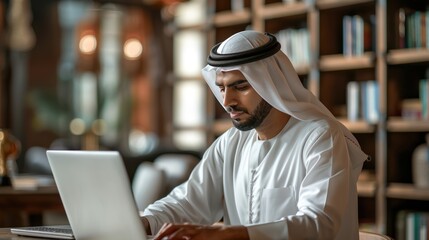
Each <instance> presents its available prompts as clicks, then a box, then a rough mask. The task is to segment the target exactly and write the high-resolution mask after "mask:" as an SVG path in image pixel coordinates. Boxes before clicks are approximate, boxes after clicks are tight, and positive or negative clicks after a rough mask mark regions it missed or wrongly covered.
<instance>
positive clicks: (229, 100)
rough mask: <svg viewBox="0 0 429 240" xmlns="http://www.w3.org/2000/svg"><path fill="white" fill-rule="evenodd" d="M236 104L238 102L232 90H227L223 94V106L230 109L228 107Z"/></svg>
mask: <svg viewBox="0 0 429 240" xmlns="http://www.w3.org/2000/svg"><path fill="white" fill-rule="evenodd" d="M236 104H237V101H236V98H235V95H234V93H233V91H232V89H228V88H226V89H225V92H224V93H223V106H224V107H228V106H234V105H236Z"/></svg>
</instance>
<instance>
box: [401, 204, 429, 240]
mask: <svg viewBox="0 0 429 240" xmlns="http://www.w3.org/2000/svg"><path fill="white" fill-rule="evenodd" d="M396 239H397V240H427V239H429V212H422V211H412V210H401V211H399V212H398V214H397V215H396Z"/></svg>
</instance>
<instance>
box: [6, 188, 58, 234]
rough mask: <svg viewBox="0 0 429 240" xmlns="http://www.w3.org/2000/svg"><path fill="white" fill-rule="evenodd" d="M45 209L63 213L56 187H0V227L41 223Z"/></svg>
mask: <svg viewBox="0 0 429 240" xmlns="http://www.w3.org/2000/svg"><path fill="white" fill-rule="evenodd" d="M46 211H55V212H61V213H65V211H64V207H63V204H62V202H61V198H60V195H59V193H58V190H57V188H56V187H40V188H38V189H36V190H15V189H13V188H12V187H0V227H11V226H30V225H41V224H42V223H43V222H42V216H43V213H44V212H46Z"/></svg>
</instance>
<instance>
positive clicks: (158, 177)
mask: <svg viewBox="0 0 429 240" xmlns="http://www.w3.org/2000/svg"><path fill="white" fill-rule="evenodd" d="M165 184H166V179H165V173H164V171H162V170H161V169H159V168H157V167H155V166H154V164H152V163H151V162H143V163H141V164H140V165H139V166H138V167H137V170H136V173H135V174H134V178H133V180H132V190H133V194H134V200H135V201H136V204H137V208H138V209H139V211H143V210H144V209H145V208H146V207H147V206H148V205H149V204H151V203H153V202H155V201H156V200H158V199H159V198H161V197H163V196H164V192H165Z"/></svg>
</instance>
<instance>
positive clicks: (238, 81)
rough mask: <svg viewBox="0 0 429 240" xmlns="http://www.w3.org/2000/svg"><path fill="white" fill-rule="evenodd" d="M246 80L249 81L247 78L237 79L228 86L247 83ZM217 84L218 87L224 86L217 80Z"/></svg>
mask: <svg viewBox="0 0 429 240" xmlns="http://www.w3.org/2000/svg"><path fill="white" fill-rule="evenodd" d="M245 82H247V80H246V79H242V80H237V81H235V82H233V83H230V84H228V85H226V87H234V86H237V85H240V84H242V83H245ZM215 84H216V86H218V87H222V86H223V85H222V84H220V83H218V82H215Z"/></svg>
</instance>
